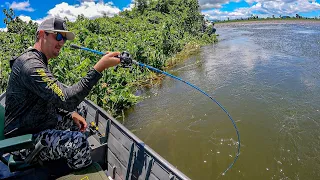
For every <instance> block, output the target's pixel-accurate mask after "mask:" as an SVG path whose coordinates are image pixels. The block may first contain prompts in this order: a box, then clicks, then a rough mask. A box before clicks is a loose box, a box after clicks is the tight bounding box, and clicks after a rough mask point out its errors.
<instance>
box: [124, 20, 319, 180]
mask: <svg viewBox="0 0 320 180" xmlns="http://www.w3.org/2000/svg"><path fill="white" fill-rule="evenodd" d="M216 28H217V34H219V35H220V36H219V37H218V39H219V42H218V43H217V44H213V45H209V46H205V47H202V48H201V50H200V51H199V53H197V54H196V55H194V56H192V57H190V58H189V59H188V60H186V61H185V62H184V63H182V64H179V65H178V66H177V67H175V68H174V69H172V70H170V71H169V73H172V74H174V75H176V76H178V77H180V78H182V79H184V80H186V81H189V82H191V83H193V84H194V85H196V86H198V87H200V88H201V89H203V90H204V91H206V92H207V93H209V94H210V95H211V96H212V97H214V98H215V99H216V100H217V101H219V102H220V103H221V104H222V105H223V106H224V107H225V108H226V109H227V110H228V112H229V113H230V114H231V116H232V117H233V119H234V120H235V121H236V124H237V126H238V129H239V132H240V136H241V154H240V156H239V159H238V161H237V162H236V163H235V165H234V166H233V167H232V168H231V170H229V171H228V172H227V173H226V174H225V175H221V174H222V173H223V171H224V170H225V169H226V168H227V167H228V166H229V164H230V163H231V162H232V161H233V159H234V157H235V155H236V151H237V136H236V132H235V129H234V127H233V125H232V123H231V121H230V120H229V119H228V117H227V115H226V114H225V113H224V112H223V111H222V110H221V109H220V108H219V107H218V106H217V105H216V104H215V103H214V102H212V101H211V100H210V99H209V98H207V97H206V96H204V95H202V94H201V93H199V92H197V91H196V90H194V89H192V88H190V87H189V86H187V85H185V84H183V83H181V82H179V81H176V80H173V79H171V78H169V77H166V78H165V79H164V80H163V81H162V83H161V84H158V85H156V86H155V87H152V88H151V89H145V90H141V92H139V93H140V94H141V95H142V96H143V97H145V99H144V100H143V101H142V102H140V103H138V104H137V105H136V106H135V107H134V108H132V109H130V110H129V111H128V112H127V113H126V116H127V117H126V119H125V122H124V125H125V126H126V127H127V128H128V129H129V130H131V131H132V132H133V133H134V134H136V135H137V136H138V137H139V138H140V139H141V140H143V141H144V142H145V143H146V144H148V145H149V146H150V147H151V148H153V149H154V150H155V151H156V152H158V153H159V154H160V155H161V156H162V157H164V158H165V159H166V160H168V161H169V162H170V163H172V164H173V165H174V166H176V167H177V168H178V169H179V170H181V171H182V172H183V173H185V174H186V175H187V176H189V177H190V178H191V179H199V180H206V179H208V180H210V179H246V180H247V179H249V180H251V179H252V180H253V179H254V180H255V179H303V180H304V179H308V180H309V179H320V51H319V50H320V23H314V22H291V23H286V22H273V23H258V24H257V23H255V24H252V23H248V24H241V23H236V24H228V25H227V24H222V25H219V24H218V25H216Z"/></svg>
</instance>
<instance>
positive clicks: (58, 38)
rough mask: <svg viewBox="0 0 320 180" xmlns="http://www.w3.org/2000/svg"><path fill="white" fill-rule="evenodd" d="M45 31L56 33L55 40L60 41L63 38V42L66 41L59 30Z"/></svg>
mask: <svg viewBox="0 0 320 180" xmlns="http://www.w3.org/2000/svg"><path fill="white" fill-rule="evenodd" d="M45 33H46V34H47V35H48V34H49V33H51V34H56V40H57V41H61V40H62V39H63V41H64V42H66V41H67V37H65V36H63V35H62V34H61V33H59V32H55V31H45Z"/></svg>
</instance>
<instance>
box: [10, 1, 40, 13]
mask: <svg viewBox="0 0 320 180" xmlns="http://www.w3.org/2000/svg"><path fill="white" fill-rule="evenodd" d="M10 8H12V9H13V10H18V11H29V12H33V11H34V9H33V8H32V7H30V3H29V1H24V2H18V3H17V2H15V1H13V2H12V4H11V5H10Z"/></svg>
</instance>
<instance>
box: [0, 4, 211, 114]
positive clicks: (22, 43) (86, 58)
mask: <svg viewBox="0 0 320 180" xmlns="http://www.w3.org/2000/svg"><path fill="white" fill-rule="evenodd" d="M3 12H4V14H5V16H6V19H5V20H4V21H5V23H6V24H7V28H8V32H0V67H1V72H0V92H1V93H2V92H4V91H5V89H6V87H7V81H8V75H9V73H10V68H9V59H11V57H13V56H17V55H19V54H20V53H22V52H23V51H24V50H25V49H26V48H28V47H30V46H33V44H34V40H35V32H36V28H37V24H36V23H33V22H29V23H25V22H23V21H21V20H20V19H19V18H17V17H15V15H14V12H13V11H12V10H11V9H10V10H9V11H8V10H6V9H4V10H3ZM66 20H67V19H66ZM202 22H203V16H202V15H201V14H200V11H199V5H198V1H197V0H175V1H173V0H158V1H155V0H137V1H136V4H135V8H133V9H132V10H131V11H127V10H126V11H123V12H121V13H120V14H119V15H116V16H115V17H112V18H110V17H101V18H97V19H94V20H90V19H87V18H85V17H84V16H83V15H81V16H78V18H77V20H76V21H75V22H70V21H68V20H67V24H68V27H69V30H71V31H73V32H75V34H76V38H75V40H74V41H73V42H72V43H74V44H77V45H82V46H85V47H88V48H91V49H95V50H99V51H103V52H105V51H120V52H121V51H128V52H129V53H130V54H131V56H132V57H133V58H134V59H135V60H137V61H140V62H142V63H146V64H148V65H151V66H154V67H156V68H160V69H163V68H165V67H168V66H172V65H174V63H176V62H178V60H177V59H179V58H180V59H181V58H185V55H189V54H190V53H193V52H194V50H195V49H198V48H199V46H200V45H204V44H209V43H213V42H214V41H216V37H215V35H212V36H209V35H208V34H206V33H202V32H201V25H202ZM70 44H71V42H66V44H65V46H64V48H63V50H62V51H61V53H60V55H59V57H58V58H56V59H53V60H51V61H50V62H49V65H50V69H51V70H52V72H53V74H54V76H55V77H56V78H57V79H58V80H59V81H60V82H63V83H64V84H66V85H71V84H74V83H76V82H77V81H78V80H79V79H80V78H81V77H83V76H85V74H86V72H87V71H88V70H89V68H91V67H93V65H94V64H95V63H96V61H97V60H98V59H99V58H100V57H99V56H97V55H95V54H93V53H90V52H85V51H80V50H72V49H71V48H69V45H70ZM181 54H184V56H181ZM154 79H158V78H157V76H155V74H154V73H152V72H150V71H148V70H146V69H141V68H139V67H135V68H134V69H133V73H130V72H129V70H128V69H122V68H119V69H118V71H117V72H115V71H114V69H113V68H110V69H109V70H108V71H105V72H104V73H103V77H102V80H101V81H102V82H100V83H99V84H98V85H96V86H95V87H94V89H93V90H92V91H91V93H90V95H89V97H88V99H90V100H92V101H94V102H95V103H96V104H98V105H99V106H100V107H103V108H104V109H105V110H107V111H108V112H109V113H111V114H112V115H121V114H122V112H123V110H124V109H125V108H128V107H130V106H132V105H134V104H135V103H136V102H137V101H138V100H139V99H140V97H138V96H136V95H134V93H135V92H136V89H137V88H139V87H140V86H143V85H146V84H147V85H149V84H150V83H151V82H152V81H153V80H154Z"/></svg>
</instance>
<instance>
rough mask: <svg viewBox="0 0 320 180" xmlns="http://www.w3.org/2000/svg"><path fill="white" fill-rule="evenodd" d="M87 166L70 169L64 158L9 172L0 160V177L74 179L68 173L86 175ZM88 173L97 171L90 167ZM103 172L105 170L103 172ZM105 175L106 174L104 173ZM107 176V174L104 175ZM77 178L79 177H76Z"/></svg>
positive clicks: (15, 178)
mask: <svg viewBox="0 0 320 180" xmlns="http://www.w3.org/2000/svg"><path fill="white" fill-rule="evenodd" d="M89 168H90V166H89V167H87V168H83V169H80V170H72V169H70V168H69V167H68V165H67V163H66V161H65V160H62V159H61V160H56V161H49V162H44V164H43V166H39V167H35V168H32V169H28V170H25V171H21V172H14V173H11V172H10V170H9V168H8V167H7V166H6V165H5V164H3V163H1V162H0V179H6V180H34V179H39V180H40V179H41V180H51V179H58V178H61V177H65V176H67V177H68V178H61V179H68V180H69V179H75V178H71V177H69V176H70V175H74V174H76V175H78V176H82V177H86V173H88V170H87V169H89ZM90 171H91V172H90V173H91V174H92V173H98V171H97V170H95V169H94V171H96V172H92V168H90ZM103 173H105V172H103ZM105 175H107V174H106V173H105ZM106 177H108V176H106ZM76 179H79V178H76ZM104 179H105V178H104Z"/></svg>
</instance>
